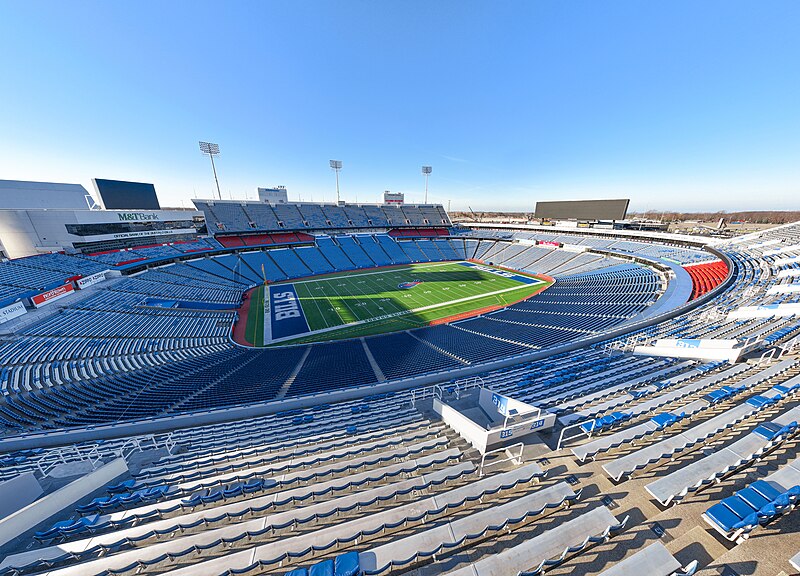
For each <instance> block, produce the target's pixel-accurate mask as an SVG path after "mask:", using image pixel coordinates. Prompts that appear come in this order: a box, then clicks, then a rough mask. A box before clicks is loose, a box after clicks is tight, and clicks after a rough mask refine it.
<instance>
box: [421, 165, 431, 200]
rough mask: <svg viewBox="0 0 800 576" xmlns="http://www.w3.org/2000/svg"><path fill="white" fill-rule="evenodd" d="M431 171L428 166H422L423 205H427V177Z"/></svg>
mask: <svg viewBox="0 0 800 576" xmlns="http://www.w3.org/2000/svg"><path fill="white" fill-rule="evenodd" d="M432 171H433V168H431V167H430V166H423V167H422V173H423V174H424V175H425V204H427V203H428V175H429V174H430V173H431V172H432Z"/></svg>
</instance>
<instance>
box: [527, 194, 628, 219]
mask: <svg viewBox="0 0 800 576" xmlns="http://www.w3.org/2000/svg"><path fill="white" fill-rule="evenodd" d="M629 202H630V200H629V199H619V200H558V201H552V202H537V203H536V217H537V218H549V219H551V220H624V219H625V215H626V214H627V213H628V203H629Z"/></svg>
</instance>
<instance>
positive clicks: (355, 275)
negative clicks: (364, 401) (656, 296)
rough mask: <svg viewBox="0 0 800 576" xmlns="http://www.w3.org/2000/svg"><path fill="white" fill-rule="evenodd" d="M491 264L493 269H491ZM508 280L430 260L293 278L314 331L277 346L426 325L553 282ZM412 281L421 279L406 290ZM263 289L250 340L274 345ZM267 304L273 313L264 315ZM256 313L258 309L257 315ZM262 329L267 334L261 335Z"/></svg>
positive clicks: (254, 300)
mask: <svg viewBox="0 0 800 576" xmlns="http://www.w3.org/2000/svg"><path fill="white" fill-rule="evenodd" d="M487 268H491V267H487ZM517 274H518V276H517V279H515V278H506V277H503V276H500V275H497V274H495V273H492V272H488V271H484V270H478V269H476V268H471V267H466V266H464V265H462V264H459V263H425V264H411V265H408V266H402V267H396V268H389V269H377V270H361V271H353V272H347V273H342V274H336V275H329V276H322V277H317V278H309V279H306V280H296V281H288V282H285V283H282V284H291V285H293V286H294V289H295V291H296V293H297V296H298V298H299V300H300V304H301V307H302V310H303V313H304V315H305V319H306V321H307V323H308V328H309V330H310V333H307V334H306V335H298V337H293V338H289V339H283V340H281V341H280V342H275V343H274V344H275V345H285V344H289V343H291V344H298V343H304V342H320V341H326V340H335V339H341V338H354V337H360V336H367V335H371V334H379V333H383V332H394V331H397V330H407V329H409V328H417V327H420V326H426V325H428V324H429V323H430V322H431V321H434V320H439V319H442V318H447V317H450V316H453V315H456V314H462V313H468V312H470V311H473V310H478V309H482V308H486V307H489V306H502V305H507V304H510V303H513V302H517V301H519V300H521V299H523V298H526V297H528V296H530V295H532V294H534V293H536V292H538V291H540V290H542V289H543V288H545V287H546V286H547V282H545V281H543V280H538V279H536V280H535V281H534V282H533V283H525V282H524V281H521V280H519V279H518V278H519V277H520V276H526V277H529V275H523V274H519V273H517ZM406 282H420V283H419V284H418V285H416V286H414V287H411V288H408V289H403V288H400V287H399V285H400V284H402V283H406ZM264 293H265V290H264V289H263V287H261V288H259V289H258V290H256V291H255V292H254V293H253V294H252V295H251V312H250V314H249V315H248V318H247V334H248V336H247V339H248V340H249V341H250V342H253V343H254V344H255V345H256V346H260V345H264V344H266V345H269V344H270V342H271V341H270V335H269V326H267V330H266V332H267V336H266V340H265V336H264V333H263V331H264V327H265V320H266V321H267V323H269V303H268V302H267V303H264ZM265 308H266V309H267V314H266V315H265V314H264V310H265ZM254 312H255V313H254ZM259 332H261V333H259Z"/></svg>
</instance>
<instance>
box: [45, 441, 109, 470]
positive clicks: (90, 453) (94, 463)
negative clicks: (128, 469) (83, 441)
mask: <svg viewBox="0 0 800 576" xmlns="http://www.w3.org/2000/svg"><path fill="white" fill-rule="evenodd" d="M72 462H88V463H89V464H90V465H91V467H92V470H97V469H98V468H99V467H100V466H102V465H103V458H102V456H101V455H100V451H99V450H98V449H97V445H96V444H95V445H92V446H87V447H84V448H78V446H69V447H67V448H57V449H56V450H52V451H50V452H48V453H47V455H46V456H45V457H43V458H40V459H39V461H38V462H37V463H36V466H37V467H38V468H39V473H40V474H41V475H42V478H47V477H48V476H49V475H50V474H51V473H52V472H53V470H55V469H56V468H57V467H58V466H61V465H62V464H69V463H72Z"/></svg>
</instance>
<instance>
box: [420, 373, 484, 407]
mask: <svg viewBox="0 0 800 576" xmlns="http://www.w3.org/2000/svg"><path fill="white" fill-rule="evenodd" d="M472 388H487V389H488V390H491V387H489V386H487V385H486V383H485V382H484V381H483V378H481V377H480V376H472V377H470V378H464V379H463V380H456V381H455V382H453V383H452V384H434V385H433V386H428V387H426V388H415V389H413V390H412V391H411V406H414V407H416V405H417V401H419V400H425V399H426V398H438V399H439V400H441V399H442V398H444V396H445V394H449V393H450V391H451V390H452V393H453V395H454V396H455V397H456V400H458V399H460V398H461V393H462V392H466V391H467V390H471V389H472Z"/></svg>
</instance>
